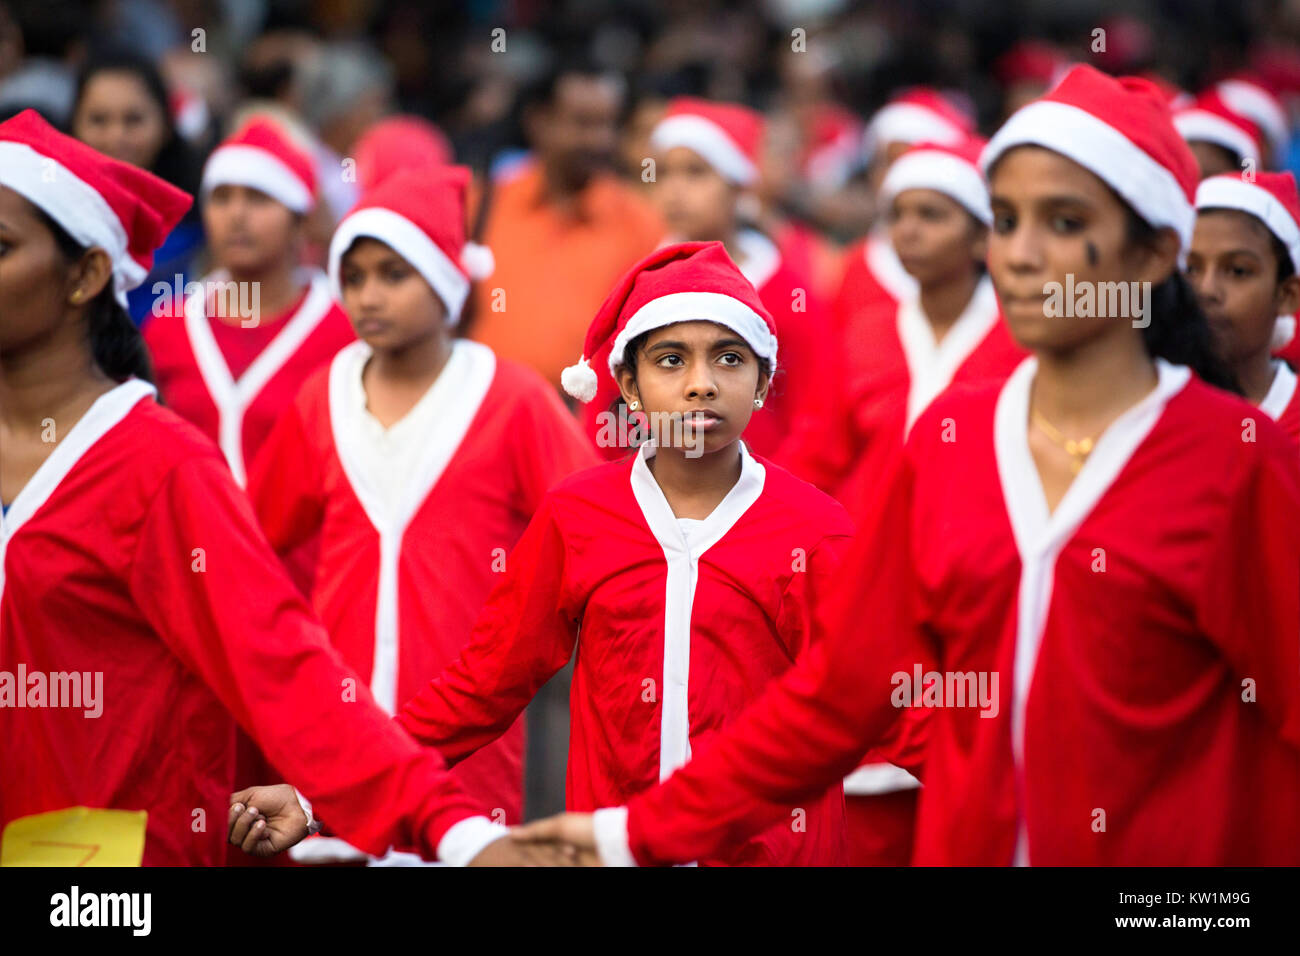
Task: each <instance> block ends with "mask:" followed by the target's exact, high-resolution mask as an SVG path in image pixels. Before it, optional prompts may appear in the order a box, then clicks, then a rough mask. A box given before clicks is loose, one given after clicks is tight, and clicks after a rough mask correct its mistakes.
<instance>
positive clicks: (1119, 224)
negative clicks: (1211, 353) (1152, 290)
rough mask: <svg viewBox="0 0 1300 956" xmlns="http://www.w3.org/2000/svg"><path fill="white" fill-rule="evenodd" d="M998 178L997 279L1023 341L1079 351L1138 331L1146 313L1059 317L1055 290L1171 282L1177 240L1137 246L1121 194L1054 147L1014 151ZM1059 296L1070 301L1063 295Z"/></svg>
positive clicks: (992, 241) (992, 259) (993, 249)
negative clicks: (1052, 301) (1122, 330)
mask: <svg viewBox="0 0 1300 956" xmlns="http://www.w3.org/2000/svg"><path fill="white" fill-rule="evenodd" d="M990 177H991V178H990V180H989V191H990V194H991V199H992V207H993V228H992V229H991V230H990V233H989V253H988V266H989V275H990V276H991V277H992V279H993V285H994V287H995V288H996V290H997V293H998V299H999V301H1000V302H1001V304H1002V310H1003V313H1004V314H1005V316H1006V320H1007V326H1008V327H1009V329H1010V330H1011V334H1012V336H1013V337H1014V338H1015V339H1016V341H1017V342H1019V343H1020V345H1022V346H1023V347H1024V348H1026V349H1031V350H1038V351H1071V350H1073V349H1075V348H1077V347H1078V346H1080V345H1082V344H1084V343H1085V342H1089V341H1092V340H1093V339H1095V338H1097V337H1098V336H1100V335H1107V334H1110V333H1112V332H1115V331H1117V330H1118V329H1119V328H1120V327H1121V326H1122V327H1124V328H1132V327H1133V323H1134V322H1135V321H1139V317H1138V316H1136V315H1130V316H1097V315H1093V316H1089V317H1083V316H1078V315H1077V314H1071V313H1070V312H1066V311H1064V309H1062V311H1063V312H1064V314H1049V313H1052V312H1053V308H1052V307H1051V306H1049V296H1050V295H1052V293H1053V292H1056V291H1058V290H1063V289H1065V288H1067V282H1071V281H1072V283H1073V287H1074V289H1075V295H1076V297H1077V296H1078V295H1079V290H1081V289H1082V288H1083V284H1084V283H1091V284H1093V289H1094V292H1095V291H1098V288H1099V284H1100V283H1111V282H1121V281H1122V282H1135V281H1136V282H1143V281H1146V282H1151V283H1153V284H1155V283H1158V282H1160V281H1163V280H1164V279H1165V278H1167V277H1168V275H1169V274H1170V273H1171V272H1172V271H1173V269H1174V268H1175V266H1176V263H1177V258H1178V241H1177V238H1176V236H1174V235H1173V233H1172V232H1171V231H1168V230H1166V231H1163V232H1161V233H1159V234H1158V238H1157V240H1156V242H1155V243H1154V244H1153V245H1152V246H1151V247H1147V246H1144V245H1139V244H1136V243H1133V242H1131V241H1130V239H1129V236H1128V230H1129V225H1128V212H1127V209H1126V207H1125V206H1124V204H1123V202H1122V201H1121V200H1120V199H1119V197H1118V196H1116V195H1115V194H1114V193H1113V192H1111V190H1110V187H1108V186H1107V185H1106V184H1105V183H1104V182H1102V181H1101V179H1099V178H1098V177H1097V176H1095V175H1093V174H1092V173H1091V172H1089V171H1088V170H1086V169H1084V168H1083V167H1082V166H1080V165H1079V164H1078V163H1076V162H1074V161H1073V160H1070V159H1066V158H1065V157H1064V156H1062V155H1061V154H1060V153H1056V152H1053V151H1052V150H1048V149H1043V148H1041V147H1038V146H1018V147H1016V148H1014V149H1011V150H1009V151H1008V152H1007V153H1005V154H1004V155H1003V156H1002V157H1001V158H1000V159H999V160H998V162H997V163H996V164H995V166H994V167H993V169H992V170H991V173H990ZM1049 283H1056V284H1057V286H1056V287H1055V289H1054V288H1052V287H1051V286H1049ZM1104 288H1105V287H1101V289H1103V290H1104ZM1094 299H1095V296H1094ZM1057 301H1058V302H1061V303H1062V305H1063V296H1058V299H1057ZM1129 301H1130V302H1132V301H1133V299H1132V297H1130V300H1129ZM1092 311H1094V312H1096V311H1099V310H1097V309H1093V310H1092Z"/></svg>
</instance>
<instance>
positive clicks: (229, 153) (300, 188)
mask: <svg viewBox="0 0 1300 956" xmlns="http://www.w3.org/2000/svg"><path fill="white" fill-rule="evenodd" d="M218 186H247V187H249V188H250V189H256V190H259V191H261V192H264V193H266V194H267V195H268V196H270V197H271V198H272V199H274V200H276V201H277V202H279V203H282V204H284V205H285V206H288V207H289V208H290V209H292V210H293V211H294V212H298V213H305V212H310V211H311V209H312V207H313V206H315V205H316V167H315V163H314V162H313V161H312V158H311V156H309V155H308V154H307V153H306V152H305V151H303V150H302V149H300V148H299V147H298V146H297V145H296V144H295V143H294V142H293V140H291V139H290V138H289V136H288V134H287V133H285V131H284V130H283V129H281V128H280V126H279V125H278V124H276V123H275V122H273V121H272V120H270V119H268V118H266V117H264V116H257V117H254V118H253V119H250V120H249V121H248V122H247V123H245V124H244V125H243V126H241V127H240V128H239V129H238V130H237V131H236V132H235V133H234V134H233V135H231V136H230V137H229V138H228V139H226V140H225V141H224V142H222V144H221V145H220V146H218V147H217V148H216V149H215V150H213V152H212V155H211V156H209V157H208V161H207V163H206V164H205V165H204V167H203V182H202V185H201V186H200V187H199V193H200V195H202V196H204V197H205V198H206V197H207V195H208V194H209V193H211V192H212V190H214V189H216V188H217V187H218Z"/></svg>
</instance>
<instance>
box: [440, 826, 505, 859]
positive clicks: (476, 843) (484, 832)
mask: <svg viewBox="0 0 1300 956" xmlns="http://www.w3.org/2000/svg"><path fill="white" fill-rule="evenodd" d="M509 833H510V830H509V828H508V827H504V826H502V825H501V824H500V823H493V822H492V821H491V820H489V819H488V818H487V817H466V818H465V819H464V820H461V821H460V822H459V823H457V824H455V825H454V826H452V827H451V829H449V830H448V831H447V832H446V833H444V834H443V835H442V839H441V840H439V841H438V859H439V860H441V861H442V862H443V863H447V864H449V865H451V866H468V865H469V863H470V861H471V860H473V859H474V857H476V856H478V855H479V854H480V853H482V852H483V848H484V847H485V846H487V845H488V844H489V843H495V842H496V841H497V840H500V839H501V838H502V837H503V836H508V835H509Z"/></svg>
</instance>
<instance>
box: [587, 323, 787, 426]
mask: <svg viewBox="0 0 1300 956" xmlns="http://www.w3.org/2000/svg"><path fill="white" fill-rule="evenodd" d="M654 331H657V330H655V329H651V330H650V332H654ZM650 332H642V333H641V334H640V335H638V336H637V337H636V338H634V339H632V341H630V342H628V343H627V346H626V347H625V348H624V349H623V364H624V365H626V366H627V370H628V371H629V372H631V373H632V378H633V380H635V379H636V356H637V353H638V352H640V351H641V349H643V348H645V344H646V342H647V341H648V340H649V339H650ZM754 358H755V359H757V360H758V371H759V374H760V375H764V376H766V377H767V379H768V381H769V382H770V381H771V380H772V379H773V377H774V373H773V372H772V363H771V361H769V360H768V359H765V358H763V357H762V356H761V355H755V356H754ZM614 383H615V384H618V379H617V378H615V380H614ZM769 390H770V386H769ZM622 404H623V395H622V392H621V391H620V393H619V394H618V395H617V396H615V398H614V400H613V401H612V402H611V403H610V406H609V410H610V411H611V412H613V413H615V414H617V413H618V409H619V406H620V405H622Z"/></svg>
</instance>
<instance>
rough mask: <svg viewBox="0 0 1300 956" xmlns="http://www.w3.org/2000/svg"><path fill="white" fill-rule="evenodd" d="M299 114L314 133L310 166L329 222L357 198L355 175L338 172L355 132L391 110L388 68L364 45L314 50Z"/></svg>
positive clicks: (304, 69)
mask: <svg viewBox="0 0 1300 956" xmlns="http://www.w3.org/2000/svg"><path fill="white" fill-rule="evenodd" d="M300 82H301V86H300V87H299V92H300V96H301V112H302V116H303V118H304V119H306V121H307V123H308V124H309V125H310V126H311V127H312V128H313V129H314V130H315V131H316V135H317V136H318V137H319V138H320V143H319V145H318V146H317V148H316V163H317V166H316V169H317V175H318V177H319V180H320V190H321V196H322V198H324V199H325V201H326V202H327V203H328V204H329V207H330V210H331V212H333V214H334V218H335V220H336V221H337V220H339V219H341V218H343V215H344V214H345V213H346V212H347V211H348V210H349V209H351V208H352V205H353V204H354V203H355V202H356V199H357V183H356V181H355V177H351V176H344V175H342V171H343V169H344V166H343V160H344V159H345V158H349V157H352V155H353V148H354V147H355V146H356V143H357V140H359V139H360V138H361V135H362V134H363V133H364V132H365V131H366V130H367V129H369V128H370V127H371V126H373V125H374V124H375V123H377V122H378V121H379V120H381V119H383V117H384V116H386V115H387V114H388V113H389V112H391V111H392V94H393V71H392V68H391V67H390V66H389V65H388V64H387V63H386V62H385V61H384V60H383V59H382V58H381V57H380V56H379V54H377V53H376V52H375V51H374V50H373V49H372V48H370V47H369V46H368V45H365V44H357V43H338V44H333V43H332V44H327V45H325V46H323V47H321V48H319V49H318V50H317V51H316V52H315V55H314V56H312V57H311V59H309V60H308V61H307V62H306V63H305V64H304V65H303V67H302V74H301V81H300Z"/></svg>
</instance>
